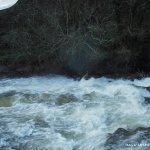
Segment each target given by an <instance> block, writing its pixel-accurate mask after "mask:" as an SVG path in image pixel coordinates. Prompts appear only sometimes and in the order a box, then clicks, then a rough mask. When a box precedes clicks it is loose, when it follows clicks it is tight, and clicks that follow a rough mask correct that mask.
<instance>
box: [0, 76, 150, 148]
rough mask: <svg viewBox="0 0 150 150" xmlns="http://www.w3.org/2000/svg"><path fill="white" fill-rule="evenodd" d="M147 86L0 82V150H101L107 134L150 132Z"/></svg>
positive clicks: (61, 80)
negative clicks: (146, 100)
mask: <svg viewBox="0 0 150 150" xmlns="http://www.w3.org/2000/svg"><path fill="white" fill-rule="evenodd" d="M149 86H150V78H143V79H140V80H137V79H135V80H133V81H131V80H121V79H120V80H113V79H107V78H99V79H94V78H91V79H89V80H85V79H81V80H80V81H77V80H74V79H70V78H67V77H63V76H46V77H30V78H18V79H1V80H0V150H104V149H105V147H104V144H105V141H106V139H107V137H108V133H113V132H114V131H115V130H117V129H118V128H125V129H135V128H137V127H149V126H150V106H149V105H148V104H147V105H145V103H144V97H150V92H149V91H148V90H146V87H149ZM136 149H138V148H136Z"/></svg>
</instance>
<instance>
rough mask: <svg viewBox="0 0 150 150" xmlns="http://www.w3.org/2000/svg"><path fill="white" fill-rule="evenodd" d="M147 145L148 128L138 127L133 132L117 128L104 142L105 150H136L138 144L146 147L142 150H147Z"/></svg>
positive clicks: (149, 140) (149, 137) (149, 138)
mask: <svg viewBox="0 0 150 150" xmlns="http://www.w3.org/2000/svg"><path fill="white" fill-rule="evenodd" d="M149 143H150V127H148V128H144V127H139V128H137V129H135V130H126V129H123V128H119V129H117V130H116V131H115V132H114V133H113V134H110V135H109V137H108V139H107V140H106V142H105V150H117V149H121V150H123V149H126V148H135V149H137V147H138V146H140V144H143V146H144V145H147V146H144V150H149V148H150V144H149ZM148 144H149V146H148ZM141 148H142V147H141ZM145 148H146V149H145Z"/></svg>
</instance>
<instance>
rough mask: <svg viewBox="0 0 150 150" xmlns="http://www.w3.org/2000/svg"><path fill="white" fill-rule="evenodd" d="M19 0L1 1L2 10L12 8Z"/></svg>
mask: <svg viewBox="0 0 150 150" xmlns="http://www.w3.org/2000/svg"><path fill="white" fill-rule="evenodd" d="M17 1H18V0H0V10H3V9H7V8H10V7H12V6H13V5H15V4H16V3H17Z"/></svg>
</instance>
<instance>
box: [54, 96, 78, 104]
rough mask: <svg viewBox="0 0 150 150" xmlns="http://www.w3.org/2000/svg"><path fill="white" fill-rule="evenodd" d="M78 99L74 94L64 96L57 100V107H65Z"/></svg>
mask: <svg viewBox="0 0 150 150" xmlns="http://www.w3.org/2000/svg"><path fill="white" fill-rule="evenodd" d="M75 101H77V98H76V97H75V96H74V95H72V94H62V95H60V96H59V97H58V98H57V99H56V105H64V104H66V103H70V102H75Z"/></svg>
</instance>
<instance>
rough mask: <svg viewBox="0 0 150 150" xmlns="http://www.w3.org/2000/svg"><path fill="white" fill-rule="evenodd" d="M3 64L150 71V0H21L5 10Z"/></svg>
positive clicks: (0, 21) (0, 34) (30, 68)
mask: <svg viewBox="0 0 150 150" xmlns="http://www.w3.org/2000/svg"><path fill="white" fill-rule="evenodd" d="M0 65H3V66H7V67H9V68H10V69H11V70H17V71H18V72H19V71H20V72H21V71H22V72H37V71H39V72H40V71H51V70H60V72H61V71H63V72H67V74H70V73H71V74H78V75H82V74H85V73H87V72H88V73H89V74H120V73H122V74H124V73H135V72H150V0H121V1H120V0H107V1H106V0H44V1H41V0H19V2H18V3H17V4H16V5H15V6H14V7H12V8H10V9H7V10H3V11H1V12H0Z"/></svg>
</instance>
